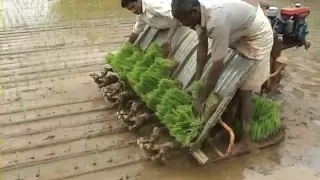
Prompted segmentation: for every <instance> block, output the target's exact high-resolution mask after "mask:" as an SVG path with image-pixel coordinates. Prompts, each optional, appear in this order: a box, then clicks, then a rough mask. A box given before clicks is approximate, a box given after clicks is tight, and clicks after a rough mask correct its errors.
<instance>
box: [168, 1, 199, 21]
mask: <svg viewBox="0 0 320 180" xmlns="http://www.w3.org/2000/svg"><path fill="white" fill-rule="evenodd" d="M194 6H200V2H199V1H198V0H172V2H171V9H172V15H173V16H174V17H182V16H184V14H185V13H190V12H191V9H192V8H193V7H194Z"/></svg>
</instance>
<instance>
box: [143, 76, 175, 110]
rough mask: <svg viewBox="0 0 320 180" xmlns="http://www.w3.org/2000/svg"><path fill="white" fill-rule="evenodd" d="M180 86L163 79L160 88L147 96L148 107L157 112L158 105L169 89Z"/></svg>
mask: <svg viewBox="0 0 320 180" xmlns="http://www.w3.org/2000/svg"><path fill="white" fill-rule="evenodd" d="M178 85H179V84H178V83H177V82H176V81H173V80H170V79H161V80H160V81H159V85H158V88H157V89H155V90H153V91H152V92H150V93H149V94H147V96H146V99H147V101H146V102H147V105H148V107H149V108H150V109H152V110H153V111H156V107H157V105H159V104H160V103H161V99H162V98H163V96H164V94H165V93H166V91H167V90H168V89H173V88H178V87H179V86H178Z"/></svg>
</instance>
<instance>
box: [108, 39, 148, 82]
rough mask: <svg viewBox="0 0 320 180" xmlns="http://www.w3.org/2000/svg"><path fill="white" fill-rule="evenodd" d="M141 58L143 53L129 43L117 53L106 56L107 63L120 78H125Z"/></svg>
mask: <svg viewBox="0 0 320 180" xmlns="http://www.w3.org/2000/svg"><path fill="white" fill-rule="evenodd" d="M142 58H143V53H142V52H141V51H140V50H139V49H138V48H136V47H135V46H134V45H132V44H130V43H125V44H124V45H123V46H122V48H121V49H120V51H119V52H117V53H115V54H112V53H109V54H108V55H107V61H108V62H109V63H110V65H111V66H112V67H113V68H114V69H115V71H116V72H117V73H118V74H119V76H120V77H121V78H126V77H127V75H128V73H129V72H130V71H131V70H132V68H133V66H134V65H135V64H136V63H137V62H139V61H141V60H142Z"/></svg>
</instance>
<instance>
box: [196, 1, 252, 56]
mask: <svg viewBox="0 0 320 180" xmlns="http://www.w3.org/2000/svg"><path fill="white" fill-rule="evenodd" d="M199 1H200V6H201V24H200V25H197V26H196V31H197V34H198V35H200V34H201V33H203V32H204V31H206V33H207V36H208V37H209V38H210V39H212V43H211V48H210V49H211V57H212V58H214V59H213V60H220V59H222V58H224V57H225V56H227V55H228V47H229V45H230V44H232V43H233V42H235V41H237V40H239V39H240V38H241V36H242V35H243V33H242V32H244V31H245V30H246V29H247V28H248V27H249V26H250V25H251V24H250V23H252V22H253V20H254V18H255V14H256V7H254V6H252V5H250V4H248V3H246V2H244V1H242V0H199Z"/></svg>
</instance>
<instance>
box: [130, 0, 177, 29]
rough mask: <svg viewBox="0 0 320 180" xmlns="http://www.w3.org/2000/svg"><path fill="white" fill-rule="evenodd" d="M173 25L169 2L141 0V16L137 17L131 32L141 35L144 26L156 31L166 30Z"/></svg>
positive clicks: (167, 0)
mask: <svg viewBox="0 0 320 180" xmlns="http://www.w3.org/2000/svg"><path fill="white" fill-rule="evenodd" d="M171 23H174V18H173V16H172V14H171V0H142V14H140V15H139V16H137V21H136V23H135V25H134V26H133V32H134V33H136V34H139V33H141V32H142V31H143V30H144V28H145V26H146V25H149V26H151V27H153V28H156V29H168V28H170V24H171Z"/></svg>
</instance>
